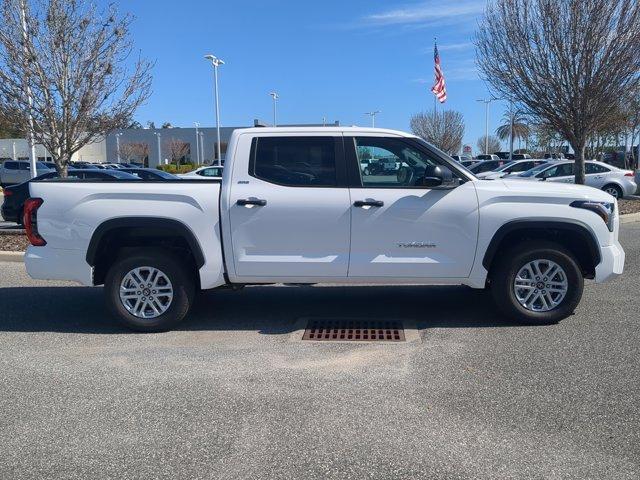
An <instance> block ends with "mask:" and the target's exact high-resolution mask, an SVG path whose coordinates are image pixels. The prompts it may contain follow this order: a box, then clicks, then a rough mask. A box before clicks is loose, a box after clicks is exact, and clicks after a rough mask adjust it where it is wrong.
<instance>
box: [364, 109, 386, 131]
mask: <svg viewBox="0 0 640 480" xmlns="http://www.w3.org/2000/svg"><path fill="white" fill-rule="evenodd" d="M379 113H382V112H381V111H380V110H375V111H373V112H365V113H364V114H365V115H369V116H370V117H371V128H376V115H378V114H379Z"/></svg>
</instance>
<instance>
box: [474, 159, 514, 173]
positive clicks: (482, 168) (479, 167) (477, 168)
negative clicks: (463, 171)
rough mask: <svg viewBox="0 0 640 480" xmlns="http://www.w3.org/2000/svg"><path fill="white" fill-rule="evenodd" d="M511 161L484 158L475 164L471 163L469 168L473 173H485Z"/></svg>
mask: <svg viewBox="0 0 640 480" xmlns="http://www.w3.org/2000/svg"><path fill="white" fill-rule="evenodd" d="M507 163H509V162H506V161H504V160H484V161H482V162H478V163H476V164H475V165H471V166H470V167H468V168H469V170H471V171H472V172H473V173H483V172H490V171H491V170H495V169H496V168H498V167H501V166H503V165H505V164H507Z"/></svg>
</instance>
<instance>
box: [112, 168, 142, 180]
mask: <svg viewBox="0 0 640 480" xmlns="http://www.w3.org/2000/svg"><path fill="white" fill-rule="evenodd" d="M107 175H108V176H110V177H115V178H120V179H124V180H132V179H133V180H140V179H139V178H138V177H136V176H135V175H131V174H130V173H125V172H119V171H118V170H109V173H108V174H107Z"/></svg>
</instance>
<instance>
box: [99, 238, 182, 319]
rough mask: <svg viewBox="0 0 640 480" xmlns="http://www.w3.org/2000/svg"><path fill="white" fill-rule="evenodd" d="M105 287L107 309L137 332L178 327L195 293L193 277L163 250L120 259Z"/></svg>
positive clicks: (133, 253)
mask: <svg viewBox="0 0 640 480" xmlns="http://www.w3.org/2000/svg"><path fill="white" fill-rule="evenodd" d="M104 288H105V298H106V302H107V306H108V308H109V310H110V311H111V312H112V313H113V315H114V316H115V317H116V318H117V319H118V320H119V321H120V322H121V323H123V324H124V325H125V326H127V327H128V328H130V329H132V330H136V331H138V332H162V331H167V330H169V329H171V328H172V327H174V326H175V325H177V324H178V323H179V322H180V321H181V320H182V319H184V317H185V316H186V315H187V313H189V309H190V308H191V304H192V302H193V297H194V292H195V287H194V279H193V274H192V273H191V272H189V270H188V269H187V268H185V266H184V264H183V262H181V261H180V260H179V259H178V258H177V257H176V256H175V255H173V254H171V252H170V251H167V250H162V249H145V250H135V251H133V252H131V253H130V254H129V255H127V256H121V257H119V258H118V259H117V260H116V261H115V262H114V264H113V265H112V266H111V268H110V269H109V271H108V272H107V275H106V278H105V283H104Z"/></svg>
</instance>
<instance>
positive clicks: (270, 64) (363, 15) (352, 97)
mask: <svg viewBox="0 0 640 480" xmlns="http://www.w3.org/2000/svg"><path fill="white" fill-rule="evenodd" d="M105 1H106V0H105ZM118 3H119V8H120V9H121V10H122V11H129V12H131V13H133V14H134V15H135V17H136V21H135V23H134V25H133V35H134V40H135V43H136V47H137V48H139V49H140V50H141V52H142V54H143V56H145V57H147V58H149V59H152V60H155V62H156V66H155V69H154V85H153V90H154V93H153V96H152V98H151V99H150V100H149V102H148V103H147V104H146V105H145V106H143V107H142V108H141V109H140V111H139V113H138V115H137V119H138V120H139V121H140V122H142V123H144V122H146V121H147V120H154V121H155V122H156V124H159V123H162V122H164V121H170V122H171V123H173V124H174V125H175V126H183V127H187V126H191V125H193V122H196V121H197V122H200V123H201V124H203V125H207V126H208V125H213V124H214V113H213V92H212V78H211V75H212V72H211V67H210V65H209V64H208V63H207V62H206V61H205V60H204V59H203V56H204V55H205V54H206V53H213V54H215V55H217V56H219V57H220V58H222V59H224V60H225V61H226V65H224V66H223V67H222V68H221V71H220V93H221V119H222V124H223V125H226V126H240V125H250V124H251V123H252V122H253V119H254V118H260V119H264V120H266V121H270V120H271V118H272V116H271V98H270V97H269V96H268V93H269V92H270V91H272V90H276V91H277V92H278V93H279V94H280V97H281V99H280V103H279V115H278V117H279V118H278V120H279V123H319V122H321V121H322V117H323V116H325V117H326V118H327V120H328V121H333V120H340V122H341V123H342V125H352V124H353V125H369V124H370V120H369V118H368V117H365V116H364V115H363V113H364V112H367V111H371V110H381V111H382V113H381V114H380V115H379V116H378V119H377V126H380V127H388V128H394V129H400V130H408V128H409V117H410V116H411V114H413V113H415V112H419V111H422V110H428V109H432V108H433V95H432V94H431V93H430V91H429V89H430V87H431V84H432V82H433V39H434V37H436V36H437V37H438V44H439V48H440V53H441V57H442V63H443V68H444V73H445V77H446V80H447V89H448V95H449V100H448V101H447V103H446V104H445V106H446V108H450V109H454V110H458V111H460V112H462V113H463V114H464V117H465V120H466V127H467V128H466V134H465V143H469V144H471V145H472V146H473V147H474V150H475V144H476V140H477V139H478V137H479V136H481V135H483V134H484V107H483V105H482V104H480V103H478V102H476V99H478V98H483V97H486V96H487V95H488V92H487V89H486V87H485V85H484V83H483V82H482V81H481V80H480V79H479V78H478V74H477V71H476V68H475V64H474V48H473V45H472V44H471V42H472V36H473V32H474V30H475V28H476V25H477V21H478V18H479V16H480V15H481V13H482V11H483V8H484V5H485V1H484V0H482V1H478V0H458V1H457V2H442V1H433V0H428V1H407V2H391V1H382V0H368V1H364V0H351V1H344V0H343V1H336V0H324V1H322V2H308V1H303V0H297V1H293V0H281V1H277V0H272V1H268V2H265V1H264V0H262V1H254V0H244V1H242V2H239V1H220V0H215V1H212V0H185V1H182V2H176V1H175V0H171V1H168V0H137V1H134V2H131V1H122V0H121V1H120V2H118ZM505 108H506V105H503V104H500V103H496V104H493V105H492V121H491V124H490V128H491V130H492V131H493V130H495V127H496V126H497V124H498V122H499V119H500V117H501V116H502V114H503V112H504V110H505Z"/></svg>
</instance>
